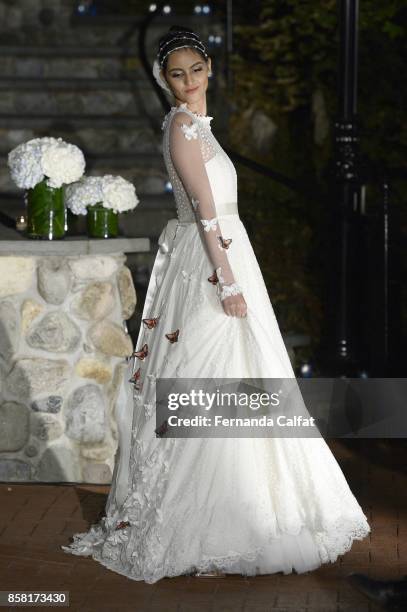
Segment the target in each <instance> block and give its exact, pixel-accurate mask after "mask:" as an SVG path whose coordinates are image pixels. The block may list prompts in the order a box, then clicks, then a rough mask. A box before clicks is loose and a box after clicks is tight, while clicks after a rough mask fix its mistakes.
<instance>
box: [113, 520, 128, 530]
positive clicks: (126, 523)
mask: <svg viewBox="0 0 407 612" xmlns="http://www.w3.org/2000/svg"><path fill="white" fill-rule="evenodd" d="M129 525H130V523H129V521H120V523H117V527H116V531H117V530H118V529H124V528H125V527H128V526H129Z"/></svg>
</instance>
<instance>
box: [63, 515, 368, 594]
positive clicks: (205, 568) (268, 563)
mask: <svg viewBox="0 0 407 612" xmlns="http://www.w3.org/2000/svg"><path fill="white" fill-rule="evenodd" d="M104 521H105V519H102V521H101V522H100V523H98V524H97V525H92V527H91V528H90V530H89V531H88V532H84V533H79V534H75V535H74V536H73V540H74V541H73V542H72V544H70V546H61V548H62V550H64V552H67V553H70V554H74V555H78V556H92V558H93V559H95V560H96V561H98V562H100V563H101V564H102V565H104V566H105V567H107V568H109V569H111V570H113V571H115V572H117V573H119V574H122V575H124V576H126V577H128V578H131V579H132V580H144V581H145V582H147V583H150V584H152V583H154V582H157V581H158V580H160V579H161V578H164V577H175V576H181V575H185V574H191V573H193V572H195V571H198V572H210V571H214V570H220V571H222V572H225V573H233V574H236V573H237V574H242V575H246V576H254V575H259V574H271V573H276V572H283V573H284V574H289V573H292V572H293V570H295V571H296V573H303V572H306V571H312V570H314V569H316V568H317V567H320V565H322V564H323V563H328V562H331V563H334V562H335V561H336V560H337V558H338V556H340V555H343V554H345V553H346V552H348V551H349V550H350V548H351V547H352V544H353V542H354V540H362V539H364V538H365V537H366V536H367V535H368V534H369V533H370V531H371V529H370V526H369V524H368V522H367V519H366V517H364V516H362V518H356V519H350V518H345V519H344V518H343V517H339V518H338V519H337V520H336V521H334V522H333V523H331V524H330V526H329V528H328V527H326V528H325V529H324V530H323V531H319V532H312V530H311V529H310V528H308V527H307V526H306V525H305V524H303V525H301V527H300V528H299V529H298V531H297V532H296V533H288V532H284V533H283V534H281V536H283V537H284V536H289V537H291V538H294V539H295V538H296V537H299V536H300V534H301V533H303V532H302V530H303V529H305V530H307V532H308V534H310V535H311V538H312V539H313V542H314V544H315V547H316V548H315V550H317V554H316V556H313V555H312V554H311V553H310V554H309V557H308V558H306V560H304V558H302V555H301V554H300V555H299V557H298V556H297V557H298V559H299V558H301V560H300V561H298V562H297V563H296V562H295V561H294V559H290V558H288V557H285V558H284V559H283V560H278V561H275V562H274V563H273V556H274V555H275V542H276V540H279V541H280V539H281V536H279V537H277V538H276V537H270V539H269V542H268V544H266V545H264V546H261V547H257V548H255V549H253V550H251V551H248V552H246V553H236V552H232V551H230V552H229V554H227V555H224V556H219V557H214V558H211V559H210V558H205V557H204V558H203V559H200V560H197V561H196V562H193V561H191V560H189V561H187V562H182V561H178V562H177V561H175V562H174V561H170V562H165V561H164V562H162V561H161V560H160V559H159V558H155V559H149V560H148V563H146V567H148V568H149V570H150V571H148V569H147V571H145V572H143V570H142V568H141V567H140V565H139V564H138V563H134V564H132V563H131V562H130V561H129V559H128V557H127V555H126V556H125V555H120V552H119V548H120V543H121V542H125V541H127V540H128V538H129V533H128V532H129V529H128V528H126V529H119V530H116V531H114V532H113V534H114V535H115V539H114V541H112V542H111V546H110V548H107V547H106V541H107V538H106V533H105V532H104V528H103V527H102V524H103V523H104ZM110 537H112V536H110ZM132 556H133V555H132ZM153 556H154V555H153ZM165 558H166V559H171V560H173V559H174V558H175V555H171V554H167V555H165ZM153 568H154V569H153Z"/></svg>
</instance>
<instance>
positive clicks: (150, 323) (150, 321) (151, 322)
mask: <svg viewBox="0 0 407 612" xmlns="http://www.w3.org/2000/svg"><path fill="white" fill-rule="evenodd" d="M159 318H160V317H154V318H152V319H143V323H144V327H147V328H148V329H153V328H154V327H156V326H157V323H158V319H159Z"/></svg>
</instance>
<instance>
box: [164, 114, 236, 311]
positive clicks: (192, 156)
mask: <svg viewBox="0 0 407 612" xmlns="http://www.w3.org/2000/svg"><path fill="white" fill-rule="evenodd" d="M169 147H170V154H171V159H172V163H173V165H174V168H175V170H176V172H177V174H178V176H179V178H180V179H181V181H182V184H183V185H184V188H185V191H186V192H187V194H188V196H189V197H190V199H191V203H192V206H193V207H194V210H195V214H196V216H197V218H198V220H199V221H200V226H201V227H202V233H203V236H204V239H205V243H206V245H207V248H208V253H209V257H210V260H211V262H212V265H213V267H214V269H215V273H216V275H215V279H214V281H215V282H216V279H217V281H218V295H219V297H220V299H221V300H224V299H225V298H226V297H228V296H230V295H236V294H238V293H242V290H241V288H240V287H239V285H238V284H237V283H236V280H235V277H234V276H233V272H232V269H231V267H230V263H229V259H228V256H227V253H226V251H227V249H228V248H229V244H230V243H229V241H228V240H225V239H224V238H223V236H222V232H221V229H220V226H219V223H218V220H217V217H216V206H215V202H214V199H213V194H212V189H211V185H210V182H209V178H208V174H207V172H206V168H205V162H204V159H203V156H202V151H201V136H200V134H199V128H198V125H197V124H196V123H195V122H194V121H193V120H192V118H191V117H190V115H189V114H188V113H185V112H182V111H181V112H178V113H176V115H174V117H173V119H172V122H171V125H170V132H169Z"/></svg>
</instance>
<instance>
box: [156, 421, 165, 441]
mask: <svg viewBox="0 0 407 612" xmlns="http://www.w3.org/2000/svg"><path fill="white" fill-rule="evenodd" d="M154 431H155V433H156V434H157V436H158V438H162V437H163V436H165V434H166V433H167V431H168V421H167V420H165V421H164V423H162V424H161V425H160V426H159V427H157V429H154Z"/></svg>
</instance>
